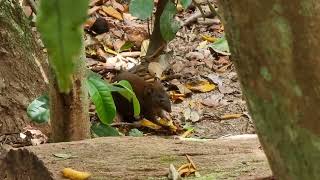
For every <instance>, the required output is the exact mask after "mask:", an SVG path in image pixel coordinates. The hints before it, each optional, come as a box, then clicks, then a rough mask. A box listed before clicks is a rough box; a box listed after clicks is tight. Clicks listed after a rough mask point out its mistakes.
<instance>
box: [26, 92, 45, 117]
mask: <svg viewBox="0 0 320 180" xmlns="http://www.w3.org/2000/svg"><path fill="white" fill-rule="evenodd" d="M27 114H28V116H29V117H30V118H31V120H32V121H34V122H36V123H44V122H48V121H49V117H50V113H49V96H48V95H47V94H44V95H42V96H40V97H38V98H36V99H35V100H33V101H32V102H31V103H30V105H29V106H28V108H27Z"/></svg>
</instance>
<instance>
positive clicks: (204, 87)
mask: <svg viewBox="0 0 320 180" xmlns="http://www.w3.org/2000/svg"><path fill="white" fill-rule="evenodd" d="M186 87H187V88H188V89H190V90H191V91H200V92H209V91H212V90H214V89H215V88H216V86H215V85H214V84H210V83H209V81H206V80H203V81H198V82H196V83H187V84H186Z"/></svg>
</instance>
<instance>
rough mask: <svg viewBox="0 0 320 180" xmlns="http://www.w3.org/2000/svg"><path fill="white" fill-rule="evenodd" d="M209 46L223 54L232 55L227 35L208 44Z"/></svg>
mask: <svg viewBox="0 0 320 180" xmlns="http://www.w3.org/2000/svg"><path fill="white" fill-rule="evenodd" d="M208 47H210V48H212V49H213V50H214V51H215V52H217V53H219V54H223V55H227V56H229V55H231V54H230V51H229V45H228V41H227V40H226V38H225V37H222V38H219V39H218V40H216V41H215V42H214V43H212V44H210V45H208Z"/></svg>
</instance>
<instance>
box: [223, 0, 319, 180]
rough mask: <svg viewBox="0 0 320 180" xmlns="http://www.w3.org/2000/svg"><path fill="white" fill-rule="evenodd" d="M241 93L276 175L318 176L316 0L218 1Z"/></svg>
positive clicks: (293, 179)
mask: <svg viewBox="0 0 320 180" xmlns="http://www.w3.org/2000/svg"><path fill="white" fill-rule="evenodd" d="M219 8H220V9H221V10H222V14H223V17H224V25H225V29H226V35H227V39H228V41H229V45H230V48H231V53H232V59H233V60H234V62H235V65H236V68H237V71H238V74H239V76H240V81H241V84H242V87H243V91H244V95H245V97H246V99H247V104H248V107H249V110H250V112H251V114H252V117H253V119H254V122H255V125H256V129H257V132H258V134H259V138H260V141H261V143H262V146H263V148H264V150H265V152H266V154H267V157H268V160H269V163H270V166H271V169H272V170H273V173H274V175H275V176H276V177H278V179H290V180H301V179H319V172H320V166H319V162H320V137H319V136H320V124H319V120H320V111H319V107H320V90H319V87H318V86H319V84H320V73H319V72H320V58H319V57H320V50H319V47H320V33H319V32H320V23H319V21H320V2H318V1H307V0H304V1H301V0H292V1H290V2H288V1H280V0H270V1H252V0H242V1H237V0H221V1H220V6H219Z"/></svg>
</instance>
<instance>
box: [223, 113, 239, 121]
mask: <svg viewBox="0 0 320 180" xmlns="http://www.w3.org/2000/svg"><path fill="white" fill-rule="evenodd" d="M242 115H243V114H225V115H223V116H221V117H220V119H222V120H225V119H236V118H239V117H241V116H242Z"/></svg>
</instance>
